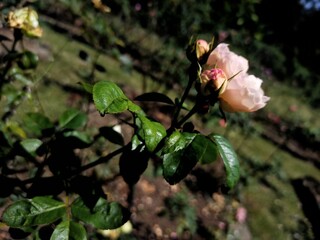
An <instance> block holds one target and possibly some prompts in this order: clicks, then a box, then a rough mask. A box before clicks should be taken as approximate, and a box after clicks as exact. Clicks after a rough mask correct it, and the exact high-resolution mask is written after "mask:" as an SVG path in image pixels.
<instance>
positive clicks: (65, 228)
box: [50, 221, 87, 240]
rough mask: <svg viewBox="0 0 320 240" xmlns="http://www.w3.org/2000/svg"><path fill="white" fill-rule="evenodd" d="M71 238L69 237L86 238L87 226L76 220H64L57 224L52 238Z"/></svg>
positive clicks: (64, 239) (80, 239) (66, 239)
mask: <svg viewBox="0 0 320 240" xmlns="http://www.w3.org/2000/svg"><path fill="white" fill-rule="evenodd" d="M56 239H59V240H69V239H79V240H86V239H87V236H86V230H85V228H84V227H83V226H82V225H81V224H79V223H76V222H72V221H63V222H61V223H59V224H58V225H57V227H56V228H55V229H54V231H53V233H52V235H51V238H50V240H56Z"/></svg>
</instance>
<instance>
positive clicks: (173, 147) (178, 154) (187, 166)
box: [161, 131, 198, 184]
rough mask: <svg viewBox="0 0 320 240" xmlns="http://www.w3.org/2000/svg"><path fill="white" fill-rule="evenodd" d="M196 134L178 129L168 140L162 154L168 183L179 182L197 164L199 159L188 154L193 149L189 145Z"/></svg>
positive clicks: (164, 174)
mask: <svg viewBox="0 0 320 240" xmlns="http://www.w3.org/2000/svg"><path fill="white" fill-rule="evenodd" d="M196 136H197V134H193V133H180V132H178V131H176V132H174V133H172V134H171V136H170V137H169V138H168V139H167V140H166V142H165V146H164V147H163V149H162V152H161V155H162V156H163V176H164V178H165V179H166V181H167V182H168V183H170V184H175V183H178V182H179V181H181V180H182V179H183V178H185V177H186V176H187V175H188V174H189V173H190V171H191V170H192V168H193V167H194V166H195V165H196V163H197V161H198V159H197V158H195V157H193V156H188V154H189V153H190V151H191V149H189V150H188V147H189V146H190V144H191V143H192V141H193V140H194V138H195V137H196Z"/></svg>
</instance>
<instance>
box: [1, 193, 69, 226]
mask: <svg viewBox="0 0 320 240" xmlns="http://www.w3.org/2000/svg"><path fill="white" fill-rule="evenodd" d="M65 214H66V205H65V204H64V203H63V202H60V201H56V200H53V199H52V198H50V197H35V198H32V199H24V200H20V201H17V202H15V203H13V204H12V205H10V206H9V207H8V208H6V210H5V211H4V213H3V216H2V219H3V221H4V222H5V223H6V224H7V225H8V226H10V227H17V228H22V227H29V226H36V225H40V224H49V223H52V222H54V221H56V220H57V219H59V218H61V217H62V216H64V215H65Z"/></svg>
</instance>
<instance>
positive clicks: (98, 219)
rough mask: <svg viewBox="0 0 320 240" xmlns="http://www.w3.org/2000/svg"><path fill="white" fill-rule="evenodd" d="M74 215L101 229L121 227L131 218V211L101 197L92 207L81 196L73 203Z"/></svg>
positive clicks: (72, 210)
mask: <svg viewBox="0 0 320 240" xmlns="http://www.w3.org/2000/svg"><path fill="white" fill-rule="evenodd" d="M71 212H72V216H73V217H75V218H77V219H79V220H81V221H83V222H85V223H88V224H91V225H93V226H94V227H96V228H99V229H115V228H118V227H121V226H122V225H123V224H124V223H125V222H126V221H128V219H129V212H128V210H127V209H125V208H124V207H122V206H121V205H120V204H119V203H117V202H108V201H107V200H105V199H103V198H99V200H98V201H97V203H96V205H95V206H94V207H93V208H92V209H90V208H88V207H87V206H86V204H85V203H84V201H83V200H82V199H81V198H78V199H76V200H75V201H74V202H73V203H72V205H71Z"/></svg>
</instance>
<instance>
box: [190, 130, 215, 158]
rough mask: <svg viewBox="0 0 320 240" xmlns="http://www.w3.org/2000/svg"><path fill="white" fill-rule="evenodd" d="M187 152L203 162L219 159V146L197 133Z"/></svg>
mask: <svg viewBox="0 0 320 240" xmlns="http://www.w3.org/2000/svg"><path fill="white" fill-rule="evenodd" d="M185 154H186V155H187V156H189V157H190V158H196V159H198V161H199V162H200V163H202V164H208V163H212V162H214V161H215V160H216V159H217V156H218V152H217V146H216V144H214V143H213V142H212V141H211V140H210V139H209V138H207V137H206V136H203V135H200V134H199V135H197V136H196V137H195V138H194V140H193V141H192V143H191V145H190V146H189V147H188V148H187V149H186V152H185Z"/></svg>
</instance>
